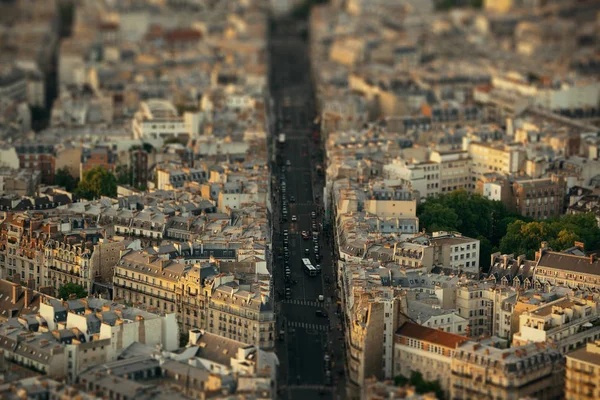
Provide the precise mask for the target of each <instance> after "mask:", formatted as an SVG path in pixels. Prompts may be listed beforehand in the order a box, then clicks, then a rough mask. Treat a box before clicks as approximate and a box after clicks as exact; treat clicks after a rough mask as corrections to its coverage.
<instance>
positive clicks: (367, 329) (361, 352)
mask: <svg viewBox="0 0 600 400" xmlns="http://www.w3.org/2000/svg"><path fill="white" fill-rule="evenodd" d="M373 289H374V288H373ZM352 297H353V299H354V301H353V302H352V305H351V306H350V310H349V312H347V313H346V314H347V318H348V320H349V321H348V323H347V329H346V331H345V334H346V343H347V346H346V353H347V357H346V359H347V361H346V362H347V368H348V373H349V378H350V380H351V382H352V383H353V384H355V385H358V386H362V385H363V383H364V382H365V379H366V378H369V377H372V376H375V377H377V378H379V379H381V378H386V379H390V378H391V377H392V373H393V357H394V332H395V331H396V329H397V328H398V326H399V325H400V324H401V323H402V322H403V321H404V320H405V319H406V317H405V316H404V314H402V310H403V308H405V305H403V299H402V296H400V295H399V294H398V293H395V292H394V290H393V289H392V288H389V287H379V288H377V289H374V290H365V291H361V292H360V293H355V294H354V295H353V296H352Z"/></svg>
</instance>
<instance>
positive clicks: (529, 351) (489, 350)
mask: <svg viewBox="0 0 600 400" xmlns="http://www.w3.org/2000/svg"><path fill="white" fill-rule="evenodd" d="M563 379H564V366H563V362H562V356H561V355H560V354H559V353H558V352H557V351H556V350H554V349H551V348H547V347H546V346H544V345H540V344H531V345H528V346H523V347H518V348H512V349H497V348H495V347H491V346H483V345H481V344H479V343H475V344H465V345H464V346H461V347H460V348H459V349H458V350H457V351H456V352H455V354H454V358H453V359H452V377H451V380H452V388H451V391H450V398H451V399H461V400H468V399H473V400H475V399H478V400H479V399H489V400H492V399H494V400H497V399H502V400H504V399H506V400H508V399H520V398H524V397H527V396H530V397H532V398H539V399H554V398H560V397H561V394H562V390H563V382H564V380H563Z"/></svg>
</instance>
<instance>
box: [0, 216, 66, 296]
mask: <svg viewBox="0 0 600 400" xmlns="http://www.w3.org/2000/svg"><path fill="white" fill-rule="evenodd" d="M56 234H58V226H57V225H56V224H55V225H52V224H47V223H45V222H44V221H43V218H42V217H41V216H34V217H27V216H24V215H12V216H9V217H8V218H7V219H6V220H5V221H3V223H2V224H1V226H0V278H1V279H11V280H13V281H14V280H15V278H18V279H20V280H21V281H23V282H25V281H28V280H30V279H32V280H33V281H34V282H35V288H38V287H40V286H41V285H45V282H46V279H45V275H46V272H45V264H44V246H45V244H46V242H47V241H48V240H49V239H50V238H51V237H53V236H54V235H56Z"/></svg>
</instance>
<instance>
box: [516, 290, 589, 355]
mask: <svg viewBox="0 0 600 400" xmlns="http://www.w3.org/2000/svg"><path fill="white" fill-rule="evenodd" d="M599 311H600V307H599V305H598V303H597V302H596V301H595V300H592V299H583V298H582V299H580V298H573V297H569V296H567V297H563V298H560V299H558V300H555V301H552V302H549V303H546V304H542V305H540V306H539V307H536V308H533V309H530V310H528V311H525V312H523V313H521V315H520V316H519V331H518V332H517V333H515V334H514V335H513V345H515V346H521V345H524V344H527V343H530V342H540V343H546V342H550V343H553V344H554V345H555V346H556V348H557V349H558V350H559V351H560V352H561V353H563V354H565V353H567V352H568V351H570V350H573V349H575V348H578V347H581V346H582V345H583V344H585V343H586V342H587V341H589V340H596V339H598V338H600V327H598V326H595V325H594V324H593V323H592V322H593V321H595V320H597V319H598V314H599Z"/></svg>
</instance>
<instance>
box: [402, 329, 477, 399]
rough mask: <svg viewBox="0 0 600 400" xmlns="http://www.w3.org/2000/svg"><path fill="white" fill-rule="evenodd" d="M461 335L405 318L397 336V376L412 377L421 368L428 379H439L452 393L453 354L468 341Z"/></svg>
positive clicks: (442, 385)
mask: <svg viewBox="0 0 600 400" xmlns="http://www.w3.org/2000/svg"><path fill="white" fill-rule="evenodd" d="M467 340H468V339H467V338H465V337H464V336H460V335H455V334H452V333H448V332H444V331H442V330H438V329H433V328H428V327H426V326H422V325H419V324H415V323H414V322H410V321H408V322H405V323H404V324H403V325H402V326H401V327H400V328H399V329H398V330H397V331H396V335H395V338H394V376H398V375H402V376H404V377H405V378H410V376H411V374H412V373H413V372H420V373H421V374H422V376H423V379H424V380H426V381H438V382H439V384H440V386H441V387H442V390H444V392H446V393H450V388H451V384H452V382H451V376H452V374H451V366H452V357H453V356H454V352H455V351H456V349H457V347H458V346H460V345H461V344H463V343H465V342H467Z"/></svg>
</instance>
